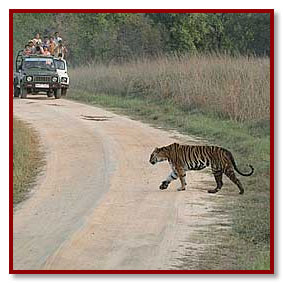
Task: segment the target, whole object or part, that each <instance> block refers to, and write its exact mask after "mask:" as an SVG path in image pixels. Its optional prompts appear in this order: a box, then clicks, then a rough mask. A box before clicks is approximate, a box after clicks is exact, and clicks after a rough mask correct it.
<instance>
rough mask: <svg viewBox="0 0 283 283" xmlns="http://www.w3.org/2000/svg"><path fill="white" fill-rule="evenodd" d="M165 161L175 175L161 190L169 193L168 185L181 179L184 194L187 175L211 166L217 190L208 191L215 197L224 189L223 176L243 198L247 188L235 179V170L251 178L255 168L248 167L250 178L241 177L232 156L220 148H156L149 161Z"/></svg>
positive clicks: (178, 146) (182, 146) (167, 180)
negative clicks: (237, 189) (167, 190)
mask: <svg viewBox="0 0 283 283" xmlns="http://www.w3.org/2000/svg"><path fill="white" fill-rule="evenodd" d="M165 160H167V161H168V162H169V164H170V166H171V168H172V172H171V173H170V174H169V176H168V177H167V179H166V180H164V181H163V182H162V183H161V185H160V187H159V188H160V189H161V190H164V189H167V187H168V186H169V184H170V183H171V182H172V181H173V180H176V179H177V178H178V177H179V178H180V181H181V189H180V190H185V189H186V181H185V176H186V171H189V170H202V169H204V168H205V167H208V166H210V167H211V169H212V173H213V175H214V178H215V181H216V185H217V186H216V188H215V189H212V190H208V192H209V193H216V192H218V191H219V190H220V189H221V187H222V186H223V182H222V176H223V174H225V175H226V176H227V177H228V178H230V180H231V181H232V182H233V183H235V184H236V185H237V186H238V188H239V191H240V194H243V193H244V188H243V186H242V184H241V182H240V181H239V179H238V178H237V177H236V175H235V172H234V169H235V170H236V171H237V172H238V173H239V174H240V175H242V176H250V175H252V174H253V172H254V169H253V167H252V166H251V165H249V166H250V168H251V169H252V171H251V172H250V173H247V174H244V173H241V172H240V171H239V169H238V168H237V166H236V163H235V160H234V158H233V155H232V153H231V152H230V151H228V150H227V149H225V148H222V147H218V146H208V145H204V146H198V145H180V144H178V143H174V144H170V145H168V146H164V147H161V148H155V149H154V151H153V152H152V154H151V156H150V160H149V161H150V163H151V164H155V163H157V162H161V161H165Z"/></svg>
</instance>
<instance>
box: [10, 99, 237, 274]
mask: <svg viewBox="0 0 283 283" xmlns="http://www.w3.org/2000/svg"><path fill="white" fill-rule="evenodd" d="M14 115H16V116H17V117H19V118H21V119H23V120H24V121H27V122H30V123H31V124H32V125H33V126H34V127H35V128H36V129H37V130H38V132H39V134H40V136H41V140H42V143H43V149H44V151H45V152H46V161H47V162H46V168H45V170H44V173H42V175H41V176H40V177H39V179H38V182H37V185H36V186H35V188H34V190H33V192H32V193H31V196H30V197H29V198H28V200H26V201H24V202H23V203H22V204H21V205H20V206H18V207H17V208H16V209H15V212H14V225H13V227H14V269H170V268H176V266H178V258H180V257H182V255H183V254H184V241H187V240H188V239H189V238H190V235H193V233H194V232H196V230H197V229H198V227H200V226H203V225H207V224H213V223H216V222H219V221H222V222H223V221H224V222H225V221H227V219H225V218H222V219H217V218H216V217H215V216H213V214H212V213H210V211H212V210H213V209H214V205H215V199H217V198H218V199H219V198H223V194H221V193H219V194H217V195H210V194H207V192H206V191H207V188H208V186H209V187H212V186H214V183H213V178H212V176H210V175H208V174H207V173H200V172H190V173H189V174H188V175H189V176H188V180H187V181H188V182H187V183H188V184H189V185H188V189H187V191H185V192H177V191H176V189H177V188H178V187H179V186H180V184H179V181H177V182H174V183H172V185H171V186H170V188H169V189H168V190H165V191H160V190H159V189H158V187H159V184H160V182H161V181H162V180H163V179H164V178H165V177H167V175H168V173H169V166H168V164H167V163H162V164H157V165H155V166H152V165H150V163H149V162H148V160H149V155H150V153H151V151H152V149H153V148H154V147H156V146H161V145H166V144H169V143H171V142H173V141H176V140H179V141H185V140H186V142H191V143H197V142H198V141H196V140H194V139H193V138H190V137H183V136H180V135H179V136H176V133H172V132H165V131H162V130H159V129H155V128H152V127H150V126H148V125H145V124H142V123H140V122H137V121H133V120H130V119H128V118H126V117H122V116H118V115H116V114H113V113H111V112H108V111H105V110H103V109H100V108H97V107H91V106H87V105H84V104H79V103H75V102H71V101H67V100H56V101H55V100H53V99H45V97H39V96H38V97H31V99H27V100H20V99H15V100H14ZM211 181H212V182H211ZM230 193H232V192H231V191H230ZM236 194H237V191H236V190H235V195H236ZM203 248H204V247H202V246H201V245H200V246H198V247H194V248H193V249H192V250H193V251H194V252H192V257H191V259H190V260H192V261H193V260H196V259H197V256H198V255H197V253H198V250H199V249H203ZM192 267H193V266H192Z"/></svg>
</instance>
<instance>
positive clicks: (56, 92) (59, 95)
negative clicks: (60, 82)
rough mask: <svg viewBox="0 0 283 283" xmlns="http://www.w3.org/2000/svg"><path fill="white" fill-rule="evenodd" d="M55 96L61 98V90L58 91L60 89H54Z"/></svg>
mask: <svg viewBox="0 0 283 283" xmlns="http://www.w3.org/2000/svg"><path fill="white" fill-rule="evenodd" d="M54 96H55V99H59V98H61V92H60V91H58V89H54Z"/></svg>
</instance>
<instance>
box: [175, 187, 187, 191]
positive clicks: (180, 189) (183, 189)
mask: <svg viewBox="0 0 283 283" xmlns="http://www.w3.org/2000/svg"><path fill="white" fill-rule="evenodd" d="M185 190H186V187H184V188H182V187H181V188H178V189H177V191H178V192H181V191H185Z"/></svg>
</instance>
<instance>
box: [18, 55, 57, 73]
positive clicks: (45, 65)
mask: <svg viewBox="0 0 283 283" xmlns="http://www.w3.org/2000/svg"><path fill="white" fill-rule="evenodd" d="M23 68H24V69H44V70H55V66H54V61H53V59H52V58H25V60H24V63H23Z"/></svg>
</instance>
